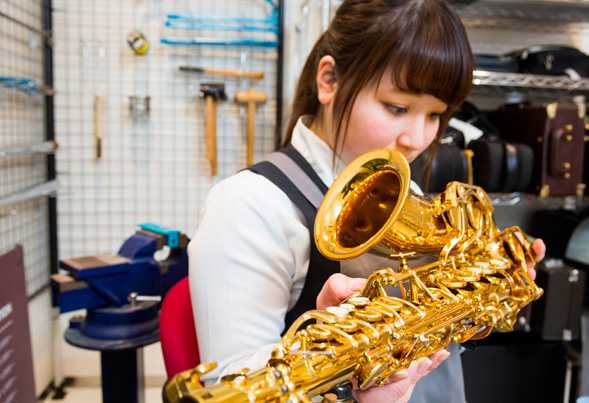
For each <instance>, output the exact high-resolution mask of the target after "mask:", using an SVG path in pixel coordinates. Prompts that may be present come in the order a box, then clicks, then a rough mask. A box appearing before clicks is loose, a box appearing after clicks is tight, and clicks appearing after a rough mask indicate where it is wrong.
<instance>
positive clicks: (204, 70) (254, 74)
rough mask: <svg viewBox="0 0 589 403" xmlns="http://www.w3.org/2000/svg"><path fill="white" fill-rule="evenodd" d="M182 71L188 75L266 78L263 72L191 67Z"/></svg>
mask: <svg viewBox="0 0 589 403" xmlns="http://www.w3.org/2000/svg"><path fill="white" fill-rule="evenodd" d="M180 71H184V72H186V73H209V74H223V75H226V76H235V77H249V78H257V79H260V80H261V79H262V78H264V72H263V71H253V72H249V71H238V70H217V69H207V68H203V67H191V66H180Z"/></svg>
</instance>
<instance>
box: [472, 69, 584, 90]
mask: <svg viewBox="0 0 589 403" xmlns="http://www.w3.org/2000/svg"><path fill="white" fill-rule="evenodd" d="M473 83H474V85H475V88H474V91H477V92H479V93H480V92H484V91H490V92H495V93H508V92H523V93H530V94H532V93H534V94H540V93H542V94H547V95H559V96H569V95H570V96H574V95H585V96H587V95H589V79H588V78H583V79H580V80H573V79H571V78H569V77H566V76H542V75H533V74H518V73H497V72H490V71H482V70H475V72H474V76H473Z"/></svg>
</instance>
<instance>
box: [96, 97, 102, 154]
mask: <svg viewBox="0 0 589 403" xmlns="http://www.w3.org/2000/svg"><path fill="white" fill-rule="evenodd" d="M103 114H104V100H103V99H102V95H96V97H95V98H94V138H95V139H96V159H100V158H102V116H103Z"/></svg>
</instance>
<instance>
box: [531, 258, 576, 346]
mask: <svg viewBox="0 0 589 403" xmlns="http://www.w3.org/2000/svg"><path fill="white" fill-rule="evenodd" d="M536 272H537V276H536V284H538V286H539V287H541V288H542V289H544V295H542V297H540V299H538V300H537V301H534V302H533V303H532V304H531V305H532V317H531V326H532V331H533V332H534V333H535V334H537V335H538V336H540V337H541V338H542V339H543V340H564V341H570V340H576V339H578V338H579V333H580V325H581V314H582V312H583V293H584V290H585V272H584V271H582V270H578V269H576V268H574V267H572V266H569V265H568V264H565V263H564V262H563V261H562V260H561V259H553V258H547V259H545V260H543V261H541V262H539V263H538V264H537V265H536Z"/></svg>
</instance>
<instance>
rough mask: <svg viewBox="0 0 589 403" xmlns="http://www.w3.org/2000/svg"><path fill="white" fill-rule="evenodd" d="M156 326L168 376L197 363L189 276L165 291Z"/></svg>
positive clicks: (197, 356)
mask: <svg viewBox="0 0 589 403" xmlns="http://www.w3.org/2000/svg"><path fill="white" fill-rule="evenodd" d="M159 328H160V344H161V346H162V353H163V356H164V364H165V366H166V373H167V375H168V379H170V378H172V377H173V376H174V375H176V374H177V373H179V372H182V371H186V370H188V369H191V368H194V367H196V366H197V365H198V364H200V356H199V353H198V343H197V338H196V329H195V327H194V316H193V313H192V303H191V301H190V289H189V286H188V277H185V278H183V279H182V280H180V281H179V282H178V283H176V284H175V285H174V286H173V287H172V288H171V289H170V291H168V293H167V294H166V296H165V298H164V300H163V302H162V307H161V312H160V323H159Z"/></svg>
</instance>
